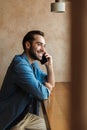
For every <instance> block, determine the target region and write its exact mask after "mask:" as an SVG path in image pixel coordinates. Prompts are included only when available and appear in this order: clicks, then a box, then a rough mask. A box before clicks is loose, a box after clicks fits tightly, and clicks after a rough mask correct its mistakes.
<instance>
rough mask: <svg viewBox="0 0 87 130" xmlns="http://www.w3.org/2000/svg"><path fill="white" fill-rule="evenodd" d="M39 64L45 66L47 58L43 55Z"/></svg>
mask: <svg viewBox="0 0 87 130" xmlns="http://www.w3.org/2000/svg"><path fill="white" fill-rule="evenodd" d="M40 62H41V64H45V63H46V62H47V58H46V56H45V55H43V56H42V60H41V61H40Z"/></svg>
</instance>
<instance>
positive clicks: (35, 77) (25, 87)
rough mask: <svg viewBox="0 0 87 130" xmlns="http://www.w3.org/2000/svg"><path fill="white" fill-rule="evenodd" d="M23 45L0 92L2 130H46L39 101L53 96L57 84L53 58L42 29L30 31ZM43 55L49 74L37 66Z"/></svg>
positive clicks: (0, 126) (0, 127) (0, 128)
mask: <svg viewBox="0 0 87 130" xmlns="http://www.w3.org/2000/svg"><path fill="white" fill-rule="evenodd" d="M22 45H23V49H24V52H23V53H22V54H21V55H16V56H15V57H14V58H13V60H12V62H11V64H10V66H9V68H8V70H7V73H6V76H5V78H4V81H3V84H2V88H1V91H0V130H45V129H46V126H45V122H44V119H43V118H41V117H39V116H38V113H39V103H40V101H42V100H44V99H47V98H48V97H49V96H50V93H51V91H52V89H53V87H54V85H55V79H54V72H53V62H52V56H50V55H49V54H48V53H47V51H46V49H45V46H46V43H45V39H44V33H43V32H41V31H39V30H33V31H30V32H28V33H27V34H26V35H25V36H24V38H23V42H22ZM43 55H44V56H45V58H46V59H47V62H46V63H45V64H44V65H45V66H46V69H47V73H45V72H43V71H42V70H41V69H40V68H39V66H38V63H37V61H41V60H42V57H43Z"/></svg>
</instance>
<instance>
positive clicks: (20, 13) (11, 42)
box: [0, 0, 71, 86]
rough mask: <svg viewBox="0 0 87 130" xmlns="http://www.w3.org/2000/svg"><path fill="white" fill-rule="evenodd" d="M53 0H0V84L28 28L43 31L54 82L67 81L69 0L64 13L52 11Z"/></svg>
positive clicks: (68, 65) (68, 74) (19, 48)
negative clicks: (52, 62) (53, 72)
mask: <svg viewBox="0 0 87 130" xmlns="http://www.w3.org/2000/svg"><path fill="white" fill-rule="evenodd" d="M51 2H54V1H53V0H0V86H1V83H2V81H3V78H4V75H5V73H6V70H7V67H8V66H9V63H10V61H11V60H12V58H13V56H14V55H15V54H19V53H21V52H22V45H21V41H22V38H23V36H24V35H25V33H27V32H28V31H30V30H31V29H40V30H42V31H44V32H45V38H46V42H47V50H48V52H49V53H50V54H51V55H52V56H53V60H54V71H55V77H56V81H64V82H67V81H70V63H71V61H70V44H71V43H70V16H71V14H70V3H69V2H66V12H65V13H51V12H50V3H51Z"/></svg>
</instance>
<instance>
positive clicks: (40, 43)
mask: <svg viewBox="0 0 87 130" xmlns="http://www.w3.org/2000/svg"><path fill="white" fill-rule="evenodd" d="M37 43H40V44H43V45H44V46H46V43H42V42H37Z"/></svg>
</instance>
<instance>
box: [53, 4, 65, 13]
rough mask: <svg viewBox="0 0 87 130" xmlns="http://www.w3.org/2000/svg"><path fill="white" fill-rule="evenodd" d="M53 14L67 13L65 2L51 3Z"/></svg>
mask: <svg viewBox="0 0 87 130" xmlns="http://www.w3.org/2000/svg"><path fill="white" fill-rule="evenodd" d="M51 12H65V2H55V3H51Z"/></svg>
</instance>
